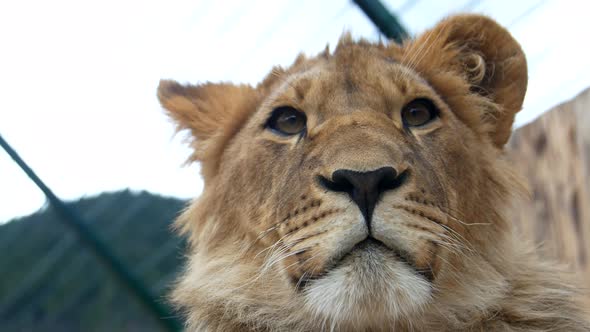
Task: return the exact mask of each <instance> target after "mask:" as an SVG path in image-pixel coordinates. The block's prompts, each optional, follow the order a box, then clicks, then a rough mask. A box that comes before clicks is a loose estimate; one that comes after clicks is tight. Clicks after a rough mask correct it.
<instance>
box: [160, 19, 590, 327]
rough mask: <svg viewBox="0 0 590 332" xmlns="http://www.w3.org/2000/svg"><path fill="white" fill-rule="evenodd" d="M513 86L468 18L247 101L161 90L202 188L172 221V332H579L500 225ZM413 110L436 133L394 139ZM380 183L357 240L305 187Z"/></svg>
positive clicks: (511, 71) (513, 183) (363, 47)
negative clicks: (181, 318)
mask: <svg viewBox="0 0 590 332" xmlns="http://www.w3.org/2000/svg"><path fill="white" fill-rule="evenodd" d="M526 84H527V69H526V60H525V56H524V54H523V52H522V50H521V48H520V46H519V45H518V43H517V42H516V41H515V40H514V39H513V38H512V37H511V36H510V34H509V33H508V32H507V31H506V30H505V29H503V28H502V27H500V26H499V25H497V24H496V23H495V22H494V21H492V20H491V19H489V18H486V17H482V16H476V15H460V16H454V17H451V18H448V19H446V20H444V21H442V22H441V23H439V24H438V25H437V26H436V27H435V28H433V29H432V30H430V31H427V32H426V33H424V34H423V35H421V36H419V37H418V38H416V39H414V40H410V41H407V42H406V43H404V44H403V45H401V46H400V45H396V44H387V45H384V44H381V43H378V44H375V43H370V42H368V41H364V40H361V41H353V40H352V39H351V37H350V36H348V35H345V36H344V37H343V38H342V39H341V40H340V42H339V44H338V46H337V48H336V49H335V50H334V52H330V51H329V50H328V49H326V51H324V52H323V53H321V54H319V55H318V56H316V57H312V58H306V57H304V56H300V57H299V58H298V59H297V60H296V61H295V63H294V64H293V65H292V66H291V67H289V68H287V69H282V68H275V69H274V70H273V71H272V72H271V74H270V75H269V76H268V77H267V78H266V79H265V80H264V81H263V82H262V83H261V84H259V85H258V86H257V87H250V86H245V85H241V86H235V85H232V84H213V83H206V84H201V85H196V86H194V85H180V84H178V83H176V82H173V81H162V82H161V84H160V87H159V90H158V96H159V98H160V101H161V103H162V105H163V106H164V108H166V110H167V111H168V113H169V114H170V116H171V117H172V118H173V119H174V120H175V121H176V123H177V125H178V128H179V129H180V130H183V129H186V130H188V131H190V133H191V137H192V141H191V144H192V146H193V147H194V154H193V155H192V157H191V160H193V161H199V162H200V163H201V166H202V174H203V177H204V180H205V189H204V192H203V194H202V196H201V197H200V198H198V199H197V200H196V201H194V202H193V203H192V204H191V205H190V206H189V207H188V208H187V210H186V211H185V212H184V213H183V214H182V215H181V216H180V218H179V219H178V221H177V225H178V227H179V229H180V230H181V232H182V233H183V234H187V235H188V236H189V240H190V252H189V253H188V262H187V266H186V269H185V271H184V273H183V275H182V277H181V279H180V281H179V282H178V284H177V285H176V286H175V290H174V292H173V295H172V298H173V301H174V303H176V304H177V305H178V307H179V308H180V309H181V310H182V312H183V313H184V314H185V315H186V324H187V328H188V330H190V331H232V330H240V331H249V330H256V331H320V330H336V331H381V330H383V331H392V330H395V331H414V330H415V331H457V330H466V331H490V330H493V331H590V328H589V326H590V325H589V323H588V321H587V320H586V318H585V316H584V313H583V312H582V311H581V309H580V306H579V305H578V304H577V302H576V297H577V296H578V295H577V292H576V289H575V288H574V287H572V286H570V285H569V284H568V283H567V282H566V281H565V280H566V279H564V278H566V276H565V275H564V274H563V273H561V272H560V270H559V269H558V268H557V267H555V266H554V265H552V264H549V263H545V262H542V261H541V260H540V259H539V258H538V257H537V255H536V254H535V252H534V248H532V246H530V245H529V244H527V243H526V241H522V239H521V238H520V237H519V236H518V235H517V234H515V233H514V231H513V227H512V225H511V223H510V220H506V218H505V217H504V215H505V211H506V209H507V208H508V207H509V205H510V204H511V203H512V202H514V200H515V199H517V198H518V193H519V192H522V191H523V190H522V188H521V185H520V184H519V183H520V182H519V181H518V178H517V177H516V176H514V174H513V173H512V172H511V170H510V167H509V165H508V164H507V162H506V161H505V158H504V153H503V146H504V144H505V143H506V142H507V140H508V138H509V136H510V132H511V125H512V122H513V119H514V115H515V114H516V112H518V111H519V110H520V108H521V105H522V101H523V98H524V94H525V91H526ZM416 98H428V99H430V100H431V101H432V102H433V103H434V104H435V105H436V107H437V108H438V109H439V112H440V114H439V117H438V118H437V119H435V120H434V121H432V122H431V123H429V124H428V125H426V126H423V127H416V128H405V127H404V126H403V124H402V120H401V118H400V110H401V109H402V107H403V106H404V105H405V104H407V103H408V102H410V101H412V100H414V99H416ZM285 105H288V106H292V107H295V108H296V109H298V110H300V111H302V112H304V113H305V114H306V116H307V131H306V134H305V135H304V136H287V137H285V136H279V135H277V134H276V133H274V132H272V131H270V130H268V129H267V128H265V126H264V124H265V122H266V120H267V118H268V117H269V114H270V113H271V112H272V110H273V109H274V108H275V107H278V106H285ZM384 166H389V167H393V168H394V169H396V170H398V171H400V173H401V172H402V171H404V172H406V174H409V175H408V177H407V180H406V181H405V182H404V183H403V185H401V186H400V187H399V188H397V189H395V190H392V191H388V192H386V193H385V194H384V195H383V196H382V198H381V200H380V201H379V203H378V204H377V205H376V208H375V211H374V213H373V221H372V224H371V225H372V226H371V227H370V228H368V227H367V225H366V224H365V221H364V218H363V215H362V214H361V212H360V210H359V208H358V207H357V206H356V205H355V204H354V203H352V202H351V200H350V199H349V197H348V196H347V195H346V194H343V193H337V192H331V191H329V190H326V189H325V188H323V187H322V186H320V185H319V184H318V181H317V178H318V176H323V177H326V178H329V177H330V175H331V174H332V173H333V172H334V171H335V170H338V169H349V170H355V171H370V170H375V169H378V168H380V167H384ZM367 236H371V237H372V238H374V239H375V240H374V241H375V242H370V243H369V244H368V245H367V246H361V247H359V246H358V243H360V242H361V241H363V240H364V239H366V238H367ZM377 242H378V243H379V244H375V243H377Z"/></svg>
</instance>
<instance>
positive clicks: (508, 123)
mask: <svg viewBox="0 0 590 332" xmlns="http://www.w3.org/2000/svg"><path fill="white" fill-rule="evenodd" d="M405 48H406V52H407V53H408V54H406V55H405V56H404V58H405V59H414V62H415V63H410V64H409V65H412V66H413V67H414V68H416V69H418V70H419V71H426V72H428V74H429V75H426V76H427V77H428V76H430V78H432V82H431V84H433V85H437V86H436V87H435V88H437V89H438V88H440V89H441V90H446V91H449V89H452V86H453V84H455V83H456V82H451V81H452V78H451V77H449V75H444V72H445V71H447V73H448V72H449V71H451V72H454V73H455V74H457V73H458V74H460V77H461V78H462V80H463V82H464V83H465V84H467V85H468V87H467V91H470V92H472V93H473V92H475V93H476V94H477V95H480V96H485V97H487V99H488V100H491V101H492V102H493V105H490V106H492V107H484V108H485V110H483V114H478V117H479V118H480V120H481V121H483V122H484V123H485V124H486V125H488V126H491V127H490V128H489V129H488V133H489V135H490V138H491V140H492V142H493V143H494V144H495V145H496V146H497V147H499V148H501V147H502V146H503V145H504V144H505V143H506V142H507V141H508V138H509V137H510V133H511V128H512V122H513V121H514V116H515V114H516V113H517V112H518V111H520V109H521V107H522V103H523V100H524V95H525V92H526V87H527V65H526V58H525V55H524V52H523V51H522V49H521V48H520V45H519V44H518V43H517V42H516V40H514V38H512V36H511V35H510V33H509V32H508V31H507V30H506V29H504V28H503V27H501V26H500V25H499V24H498V23H496V22H495V21H494V20H492V19H490V18H488V17H485V16H481V15H458V16H453V17H450V18H447V19H445V20H443V21H442V22H440V23H439V24H438V25H437V26H435V27H434V28H433V29H432V30H430V31H427V32H426V33H424V34H423V35H421V36H420V37H419V38H418V39H417V40H415V41H412V42H410V43H409V44H407V45H405ZM416 59H417V60H416ZM455 76H456V75H455ZM455 85H457V84H455ZM463 90H465V89H463ZM453 93H456V92H453V91H451V92H450V94H451V95H452V94H453ZM443 96H444V93H443ZM464 106H467V107H469V106H468V105H464ZM471 111H473V110H471ZM468 116H473V114H471V115H468Z"/></svg>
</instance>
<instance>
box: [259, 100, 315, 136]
mask: <svg viewBox="0 0 590 332" xmlns="http://www.w3.org/2000/svg"><path fill="white" fill-rule="evenodd" d="M306 124H307V118H306V116H305V113H303V112H301V111H298V110H297V109H295V108H293V107H291V106H281V107H277V108H275V109H274V110H273V111H272V114H271V116H270V118H269V119H268V121H267V122H266V127H267V128H270V129H271V130H273V131H274V132H276V133H278V134H281V135H285V136H291V135H298V134H302V133H304V132H305V129H306Z"/></svg>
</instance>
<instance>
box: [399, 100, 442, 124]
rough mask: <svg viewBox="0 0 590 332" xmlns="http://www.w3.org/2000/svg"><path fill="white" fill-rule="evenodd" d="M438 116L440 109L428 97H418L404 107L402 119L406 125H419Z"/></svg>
mask: <svg viewBox="0 0 590 332" xmlns="http://www.w3.org/2000/svg"><path fill="white" fill-rule="evenodd" d="M437 116H438V110H437V109H436V107H434V104H433V103H432V102H431V101H430V100H428V99H416V100H413V101H411V102H410V103H408V104H407V105H406V106H404V108H403V109H402V121H403V122H404V125H405V126H406V127H419V126H423V125H425V124H427V123H428V122H430V121H432V120H433V119H434V118H436V117H437Z"/></svg>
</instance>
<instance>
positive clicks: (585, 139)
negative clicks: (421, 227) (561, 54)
mask: <svg viewBox="0 0 590 332" xmlns="http://www.w3.org/2000/svg"><path fill="white" fill-rule="evenodd" d="M508 151H509V155H510V157H511V159H513V160H514V162H515V164H516V167H517V168H518V170H519V171H520V173H521V174H522V175H523V176H524V177H525V178H526V180H527V182H528V185H529V187H530V191H531V200H532V202H528V204H522V206H518V207H517V208H516V209H515V211H514V220H515V222H516V223H517V225H518V227H519V228H520V229H521V230H522V231H523V232H524V233H525V234H527V235H530V236H531V237H532V239H533V240H534V241H535V242H536V243H538V244H542V246H541V248H542V249H541V250H542V254H543V255H547V256H550V257H554V258H557V259H559V260H560V261H562V262H565V263H567V264H568V265H569V266H570V268H571V269H573V270H575V271H576V272H577V273H579V277H580V279H581V280H582V282H583V284H584V286H585V287H587V288H588V289H590V265H589V260H590V243H589V241H590V196H589V195H590V89H588V90H586V91H585V92H583V93H581V94H580V95H578V96H577V97H576V98H574V99H573V100H571V101H569V102H566V103H564V104H562V105H559V106H557V107H555V108H554V109H552V110H551V111H549V112H547V113H545V114H544V115H542V116H541V117H540V118H538V119H537V120H536V121H534V122H532V123H530V124H528V125H527V126H525V127H522V128H519V129H518V130H516V131H515V133H514V134H513V136H512V139H511V141H510V142H509V144H508ZM589 303H590V297H589Z"/></svg>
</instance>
